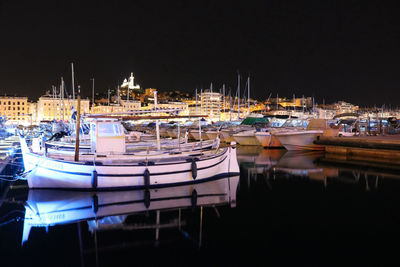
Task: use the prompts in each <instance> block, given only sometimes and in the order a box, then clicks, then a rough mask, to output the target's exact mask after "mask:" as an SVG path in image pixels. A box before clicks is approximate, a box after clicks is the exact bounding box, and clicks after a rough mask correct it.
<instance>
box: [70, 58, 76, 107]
mask: <svg viewBox="0 0 400 267" xmlns="http://www.w3.org/2000/svg"><path fill="white" fill-rule="evenodd" d="M71 71H72V99H73V101H72V102H73V103H74V106H73V107H75V81H74V76H75V74H74V63H73V62H72V63H71Z"/></svg>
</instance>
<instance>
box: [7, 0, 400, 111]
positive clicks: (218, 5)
mask: <svg viewBox="0 0 400 267" xmlns="http://www.w3.org/2000/svg"><path fill="white" fill-rule="evenodd" d="M103 2H106V3H103ZM236 2H237V1H216V0H214V1H149V0H145V1H115V0H113V1H108V3H107V1H102V2H100V1H99V2H94V1H93V2H88V1H85V2H84V1H49V2H42V1H17V0H12V1H2V0H0V3H1V4H0V90H1V91H0V93H1V94H5V93H7V94H17V95H27V96H29V97H31V98H33V99H36V98H37V97H39V96H40V95H41V94H43V93H44V92H45V90H46V89H49V88H51V85H56V84H59V80H60V77H61V76H64V77H65V80H66V83H67V87H68V89H69V90H70V88H71V68H70V63H71V62H74V64H75V70H76V80H77V83H79V84H80V85H81V87H82V91H83V94H86V95H91V81H90V78H92V77H94V78H95V89H96V91H106V90H107V89H108V88H115V87H116V86H117V84H119V83H120V82H121V81H122V80H123V79H124V78H125V77H128V76H129V75H130V72H133V73H134V75H135V78H136V81H137V82H138V83H139V84H140V85H142V86H143V87H145V88H149V87H151V88H157V89H159V90H160V91H165V90H182V91H188V92H193V91H194V89H195V88H196V87H197V88H199V89H200V88H206V87H209V84H210V83H211V82H213V84H214V88H220V87H221V86H222V84H223V83H225V84H226V86H227V88H228V87H230V88H232V90H236V86H237V85H236V77H237V76H236V75H237V71H239V72H240V73H241V75H242V77H243V84H244V82H245V79H246V78H247V76H248V75H250V76H251V84H252V88H251V90H252V92H251V95H252V96H253V97H255V98H258V99H260V100H264V99H266V98H267V97H268V96H269V95H270V94H271V93H272V95H273V96H276V94H277V93H278V94H279V96H288V97H292V96H293V94H296V96H301V95H305V96H314V97H315V98H316V101H317V102H319V103H322V101H323V99H324V100H325V102H326V103H330V102H333V101H337V100H345V101H350V102H352V103H355V104H359V105H361V106H365V105H374V104H376V105H378V106H380V105H382V104H386V105H391V106H392V107H393V106H397V105H398V104H399V100H400V76H399V74H398V73H399V70H400V69H399V62H400V61H399V59H400V52H399V49H400V36H399V32H400V27H399V26H400V15H399V14H400V9H399V8H397V5H396V4H395V3H396V2H395V1H393V2H388V1H350V0H346V1H325V0H324V1H282V0H280V1H260V2H257V4H256V3H255V2H251V1H240V2H239V3H236ZM399 106H400V105H399Z"/></svg>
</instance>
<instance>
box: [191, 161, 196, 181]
mask: <svg viewBox="0 0 400 267" xmlns="http://www.w3.org/2000/svg"><path fill="white" fill-rule="evenodd" d="M191 169H192V177H193V180H194V179H196V178H197V164H196V160H195V159H193V160H192V166H191Z"/></svg>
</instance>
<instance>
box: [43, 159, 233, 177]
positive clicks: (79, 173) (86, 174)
mask: <svg viewBox="0 0 400 267" xmlns="http://www.w3.org/2000/svg"><path fill="white" fill-rule="evenodd" d="M226 158H227V156H225V157H224V158H223V159H222V160H220V161H219V162H217V163H215V164H213V165H209V166H207V167H203V168H199V169H198V170H205V169H209V168H212V167H214V166H216V165H218V164H220V163H221V162H223V161H224V160H225V159H226ZM184 163H186V164H188V163H189V162H184ZM103 166H104V165H103ZM103 166H101V167H103ZM151 166H154V165H151ZM37 167H40V168H43V169H46V170H49V171H54V172H59V173H65V174H71V175H81V176H91V175H92V173H85V172H69V171H62V170H55V169H52V168H48V167H44V166H40V165H39V166H37ZM126 167H130V166H129V165H126ZM133 167H137V166H133ZM141 167H143V165H141ZM183 172H191V170H190V169H189V170H182V171H175V172H161V173H150V175H151V176H153V175H170V174H176V173H183ZM97 176H98V177H99V176H102V177H136V176H143V174H142V173H138V174H100V173H98V174H97Z"/></svg>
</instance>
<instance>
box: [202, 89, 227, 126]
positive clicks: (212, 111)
mask: <svg viewBox="0 0 400 267" xmlns="http://www.w3.org/2000/svg"><path fill="white" fill-rule="evenodd" d="M221 100H222V94H220V93H217V92H211V90H205V91H203V92H202V93H201V94H200V101H201V114H202V115H207V116H208V118H207V119H208V120H211V121H218V120H220V117H221Z"/></svg>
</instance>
